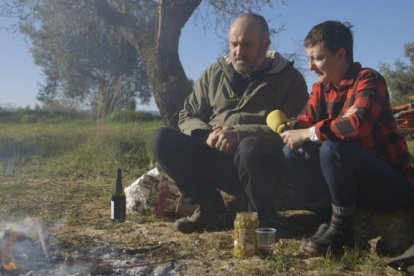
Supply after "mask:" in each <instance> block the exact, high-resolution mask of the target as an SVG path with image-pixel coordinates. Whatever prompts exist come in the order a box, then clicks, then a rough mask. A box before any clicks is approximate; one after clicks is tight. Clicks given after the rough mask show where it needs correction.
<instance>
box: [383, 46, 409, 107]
mask: <svg viewBox="0 0 414 276" xmlns="http://www.w3.org/2000/svg"><path fill="white" fill-rule="evenodd" d="M404 55H405V57H407V58H408V61H409V64H406V63H404V62H403V61H401V60H399V59H398V60H397V61H396V62H395V67H394V69H393V68H392V67H391V66H390V65H388V64H385V63H382V64H381V66H380V71H381V72H382V73H383V74H384V77H385V79H386V80H387V84H388V87H389V90H390V93H391V101H392V103H393V104H401V103H407V102H409V97H410V96H414V42H410V43H407V44H405V45H404Z"/></svg>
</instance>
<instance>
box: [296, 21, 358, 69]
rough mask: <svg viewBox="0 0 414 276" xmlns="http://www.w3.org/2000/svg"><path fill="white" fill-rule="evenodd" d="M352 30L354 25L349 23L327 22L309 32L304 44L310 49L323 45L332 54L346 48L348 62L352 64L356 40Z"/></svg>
mask: <svg viewBox="0 0 414 276" xmlns="http://www.w3.org/2000/svg"><path fill="white" fill-rule="evenodd" d="M351 28H352V25H351V24H350V23H349V22H343V23H342V22H340V21H332V20H329V21H325V22H322V23H320V24H318V25H316V26H314V27H313V28H312V29H311V30H310V31H309V33H308V35H307V36H306V38H305V41H304V43H303V44H304V45H305V47H306V48H309V47H313V46H315V45H317V44H320V43H323V46H324V47H325V48H326V49H328V50H329V51H330V52H331V53H332V54H335V53H336V52H337V51H338V50H339V49H340V48H344V49H345V52H346V59H347V61H348V62H349V63H352V62H353V61H354V51H353V46H354V45H353V44H354V39H353V36H352V31H351Z"/></svg>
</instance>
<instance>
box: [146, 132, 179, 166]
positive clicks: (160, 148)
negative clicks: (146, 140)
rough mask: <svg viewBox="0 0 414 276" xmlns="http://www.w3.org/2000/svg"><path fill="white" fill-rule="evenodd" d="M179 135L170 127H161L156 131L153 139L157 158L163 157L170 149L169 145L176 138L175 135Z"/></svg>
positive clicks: (152, 142) (153, 147)
mask: <svg viewBox="0 0 414 276" xmlns="http://www.w3.org/2000/svg"><path fill="white" fill-rule="evenodd" d="M176 135H177V131H176V130H175V129H173V128H169V127H161V128H158V129H156V130H155V131H154V133H153V135H152V140H151V147H152V152H153V154H154V156H155V159H156V160H159V159H160V158H162V156H163V155H164V153H165V152H167V151H168V148H169V145H171V144H172V143H171V142H172V141H173V140H175V139H174V138H173V137H174V136H176Z"/></svg>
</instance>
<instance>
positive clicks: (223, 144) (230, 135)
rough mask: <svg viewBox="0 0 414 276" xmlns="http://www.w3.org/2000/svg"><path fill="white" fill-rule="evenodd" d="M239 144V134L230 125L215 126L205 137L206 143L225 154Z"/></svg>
mask: <svg viewBox="0 0 414 276" xmlns="http://www.w3.org/2000/svg"><path fill="white" fill-rule="evenodd" d="M238 144H239V135H238V133H237V131H236V130H235V129H234V128H232V127H227V126H216V127H214V129H213V131H212V132H210V134H209V135H208V138H207V145H209V146H210V147H212V148H215V149H217V150H219V151H221V152H224V153H227V154H233V153H234V152H235V151H236V148H237V145H238Z"/></svg>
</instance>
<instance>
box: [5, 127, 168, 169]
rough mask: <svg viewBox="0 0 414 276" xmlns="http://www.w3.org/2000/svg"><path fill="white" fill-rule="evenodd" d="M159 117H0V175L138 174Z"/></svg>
mask: <svg viewBox="0 0 414 276" xmlns="http://www.w3.org/2000/svg"><path fill="white" fill-rule="evenodd" d="M161 125H162V123H161V121H160V120H154V121H149V122H142V121H135V122H125V123H110V122H103V121H102V122H98V123H96V122H92V121H88V120H85V121H75V122H65V123H61V124H44V123H37V124H20V123H18V124H16V123H14V124H12V123H0V129H2V130H3V131H1V132H0V175H8V174H14V173H16V172H24V173H33V174H36V173H40V174H41V173H47V174H59V175H65V176H75V177H77V176H85V177H86V176H96V175H107V174H108V173H110V174H112V173H113V171H114V170H115V169H116V168H117V167H120V168H123V169H124V170H125V171H126V172H130V173H134V174H139V173H142V172H143V171H145V170H147V168H148V165H149V164H150V163H151V162H152V159H153V157H152V153H151V150H150V141H149V140H150V136H151V134H152V132H153V130H154V129H155V128H157V127H159V126H161Z"/></svg>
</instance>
